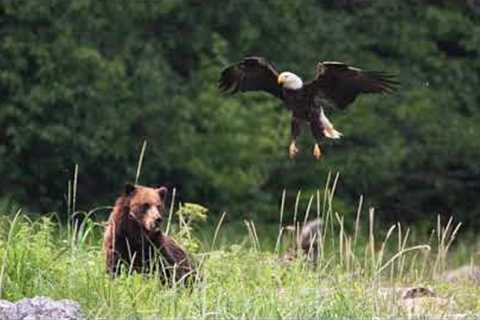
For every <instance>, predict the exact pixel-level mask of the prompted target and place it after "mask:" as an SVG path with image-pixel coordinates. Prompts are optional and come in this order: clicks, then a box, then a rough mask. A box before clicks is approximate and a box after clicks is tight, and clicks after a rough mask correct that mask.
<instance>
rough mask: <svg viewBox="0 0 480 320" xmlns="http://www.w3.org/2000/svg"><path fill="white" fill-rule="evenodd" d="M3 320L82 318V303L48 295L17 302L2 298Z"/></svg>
mask: <svg viewBox="0 0 480 320" xmlns="http://www.w3.org/2000/svg"><path fill="white" fill-rule="evenodd" d="M0 319H2V320H82V319H84V317H83V316H82V313H81V311H80V305H79V304H78V303H77V302H75V301H71V300H57V301H55V300H52V299H50V298H46V297H35V298H31V299H22V300H20V301H18V302H17V303H11V302H9V301H6V300H0Z"/></svg>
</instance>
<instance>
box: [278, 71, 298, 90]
mask: <svg viewBox="0 0 480 320" xmlns="http://www.w3.org/2000/svg"><path fill="white" fill-rule="evenodd" d="M277 82H278V84H279V85H281V86H283V87H284V88H285V89H290V90H298V89H301V88H302V87H303V81H302V79H301V78H300V77H299V76H297V75H296V74H295V73H292V72H288V71H286V72H282V73H280V74H279V75H278V79H277Z"/></svg>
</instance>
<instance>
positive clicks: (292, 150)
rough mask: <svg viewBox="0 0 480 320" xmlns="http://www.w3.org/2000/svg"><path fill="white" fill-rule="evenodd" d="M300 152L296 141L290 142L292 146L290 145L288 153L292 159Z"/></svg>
mask: <svg viewBox="0 0 480 320" xmlns="http://www.w3.org/2000/svg"><path fill="white" fill-rule="evenodd" d="M297 153H298V148H297V145H296V144H295V141H294V140H293V141H292V142H290V146H289V147H288V155H289V156H290V159H293V158H295V156H296V155H297Z"/></svg>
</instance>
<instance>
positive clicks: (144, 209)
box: [140, 203, 150, 212]
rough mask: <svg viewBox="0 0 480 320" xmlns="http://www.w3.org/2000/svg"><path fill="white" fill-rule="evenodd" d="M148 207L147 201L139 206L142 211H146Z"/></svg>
mask: <svg viewBox="0 0 480 320" xmlns="http://www.w3.org/2000/svg"><path fill="white" fill-rule="evenodd" d="M149 208H150V205H149V204H148V203H144V204H142V206H141V207H140V210H141V211H142V212H147V211H148V209H149Z"/></svg>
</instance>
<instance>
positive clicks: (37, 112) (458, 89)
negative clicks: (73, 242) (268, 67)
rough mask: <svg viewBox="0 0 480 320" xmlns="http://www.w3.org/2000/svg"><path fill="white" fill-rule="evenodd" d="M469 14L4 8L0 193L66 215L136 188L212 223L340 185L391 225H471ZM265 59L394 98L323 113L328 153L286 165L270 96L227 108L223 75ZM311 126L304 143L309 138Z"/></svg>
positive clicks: (477, 208)
mask: <svg viewBox="0 0 480 320" xmlns="http://www.w3.org/2000/svg"><path fill="white" fill-rule="evenodd" d="M476 10H477V8H476V7H475V3H474V2H472V1H465V2H457V1H415V0H407V1H396V0H382V1H373V0H371V1H358V0H357V1H324V2H320V1H314V0H304V1H274V0H270V1H246V0H227V1H218V2H215V3H214V2H210V3H208V5H206V4H204V3H203V2H201V1H198V0H184V1H170V0H162V1H106V2H105V1H93V0H74V1H61V0H48V1H43V0H30V1H26V0H5V1H3V2H2V3H1V4H0V37H1V42H0V95H1V100H0V157H1V159H2V160H1V161H0V174H1V176H2V177H3V183H2V186H1V187H0V192H1V194H2V195H3V196H5V197H6V196H12V197H14V198H15V199H16V200H17V201H19V202H21V203H23V204H25V205H27V206H28V207H30V208H31V209H33V210H43V211H45V210H61V208H62V205H64V204H65V200H64V197H65V194H66V192H67V181H68V180H69V179H71V177H72V171H73V168H74V166H75V164H78V165H79V167H80V175H79V181H78V196H79V203H80V204H81V205H83V206H86V207H93V206H95V205H98V204H105V203H109V202H110V201H111V200H112V199H113V197H114V195H115V193H116V191H117V190H120V189H121V185H122V184H123V182H125V181H129V180H133V179H134V176H135V170H136V165H137V158H138V155H139V152H140V148H141V145H142V143H143V141H144V140H146V141H147V142H148V148H147V152H146V155H145V163H144V166H143V170H142V175H141V182H142V183H145V184H166V185H168V186H170V187H176V188H177V189H178V191H179V194H180V197H181V198H183V199H186V200H187V201H194V202H199V203H203V204H205V205H207V206H208V207H210V208H213V209H214V212H215V211H217V212H218V211H219V210H228V211H230V212H233V213H235V214H237V215H244V214H261V215H262V217H265V218H266V219H277V217H276V210H277V207H278V203H277V202H278V198H279V195H280V193H281V190H283V189H287V190H288V191H289V192H291V193H293V192H296V190H297V189H303V190H306V191H310V190H314V189H316V188H318V187H322V186H323V185H324V181H325V177H326V176H327V174H328V172H329V171H333V172H336V171H339V172H340V173H341V180H340V181H341V183H340V185H339V189H338V196H339V198H340V199H341V200H342V201H343V202H344V204H346V205H348V206H353V205H354V203H355V202H356V199H357V198H358V197H359V195H361V194H364V195H366V196H367V199H368V200H369V204H372V205H374V206H376V207H378V208H379V210H380V212H381V215H382V216H384V217H386V218H388V217H389V218H393V219H401V218H405V219H410V220H412V219H417V218H418V217H422V216H428V215H433V214H436V213H443V214H453V215H456V216H457V217H459V218H460V219H462V220H466V221H468V222H474V221H475V220H478V219H476V218H477V217H479V216H480V203H479V202H478V201H476V196H477V194H478V192H479V190H480V167H479V166H478V160H479V159H480V132H479V130H480V128H479V127H478V123H479V120H480V111H479V108H478V106H479V102H480V92H479V90H478V87H479V86H480V60H479V59H478V58H479V53H480V24H479V21H480V18H479V16H477V15H476V12H477V11H476ZM249 54H255V55H264V56H267V57H269V58H270V59H271V60H272V61H274V62H275V63H276V64H277V66H278V67H279V68H280V69H288V70H291V71H294V72H297V73H299V74H301V75H303V76H304V77H305V78H307V79H308V78H310V77H312V76H313V74H314V70H313V67H314V65H315V63H316V62H317V61H319V60H340V61H344V62H347V63H350V64H354V65H358V66H361V67H364V68H366V69H385V70H389V71H394V72H396V73H398V75H399V78H400V80H401V82H402V87H401V89H400V90H399V92H398V94H396V95H395V96H390V97H375V96H371V97H364V98H361V99H359V100H358V101H357V102H356V103H355V105H354V106H353V107H351V109H350V110H348V111H346V112H342V113H337V114H335V115H332V116H331V118H332V120H333V122H334V123H335V124H336V127H338V128H339V129H340V130H341V131H342V132H343V133H344V135H345V137H344V139H342V140H340V141H339V142H334V143H332V142H325V145H324V151H325V156H324V158H323V160H321V161H319V162H317V161H314V160H313V159H312V157H311V147H312V141H311V140H310V139H309V138H308V137H307V136H308V135H305V136H306V137H305V138H304V140H302V141H301V144H300V147H301V150H302V155H301V156H300V157H299V158H298V159H297V160H295V161H290V160H288V159H287V156H286V147H287V142H288V134H289V133H288V129H289V121H288V120H289V115H288V114H287V113H286V112H285V111H283V110H282V107H280V106H279V103H277V102H276V101H274V100H272V99H271V97H268V96H266V95H262V94H250V95H248V96H235V97H224V96H222V95H220V94H219V92H218V90H217V89H216V81H217V78H218V75H219V72H220V70H221V68H222V67H224V66H225V65H226V64H228V63H231V62H234V61H237V60H239V59H241V57H243V56H244V55H249ZM305 131H306V130H305Z"/></svg>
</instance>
